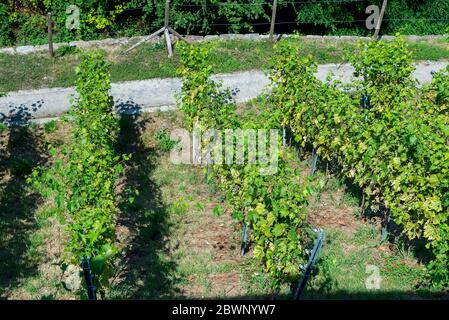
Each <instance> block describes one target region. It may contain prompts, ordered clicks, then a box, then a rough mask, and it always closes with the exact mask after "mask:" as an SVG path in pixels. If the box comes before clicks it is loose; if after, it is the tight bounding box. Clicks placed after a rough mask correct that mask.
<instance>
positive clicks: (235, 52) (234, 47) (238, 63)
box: [0, 40, 449, 92]
mask: <svg viewBox="0 0 449 320" xmlns="http://www.w3.org/2000/svg"><path fill="white" fill-rule="evenodd" d="M214 44H215V50H214V53H213V55H212V56H211V61H210V62H211V64H212V65H213V66H214V70H215V72H217V73H223V72H233V71H239V70H249V69H260V68H264V67H266V66H267V61H268V59H269V57H270V56H271V55H272V52H273V45H272V44H271V43H269V42H265V41H260V42H258V41H240V40H239V41H237V40H233V41H217V42H214ZM353 46H354V44H353V43H351V42H341V41H340V42H336V41H326V42H323V41H316V40H307V41H305V46H304V52H303V54H304V55H308V54H312V55H313V56H314V57H315V59H316V60H317V61H318V62H319V63H331V62H343V61H344V53H345V51H351V48H353ZM410 46H411V48H412V49H413V50H414V58H415V59H416V60H440V59H449V50H448V49H447V43H440V42H418V43H411V45H410ZM122 53H123V49H118V50H116V51H112V52H108V53H107V55H108V59H109V61H111V62H112V63H113V65H112V70H111V73H112V81H114V82H119V81H127V80H144V79H151V78H157V77H175V76H176V69H177V67H178V65H179V59H178V56H177V55H176V53H175V56H174V57H173V58H172V59H168V58H167V53H166V49H165V46H164V44H162V43H160V44H145V45H142V46H141V47H139V48H137V49H136V50H135V51H132V52H130V53H128V54H122ZM78 61H79V54H67V55H64V56H61V55H59V56H58V55H57V57H56V58H55V59H50V58H49V57H48V56H47V55H46V54H43V53H41V54H32V55H23V56H22V55H21V56H19V55H14V56H11V55H5V54H0V92H8V91H16V90H24V89H36V88H44V87H69V86H72V85H73V84H74V81H75V73H74V68H75V66H76V65H77V63H78Z"/></svg>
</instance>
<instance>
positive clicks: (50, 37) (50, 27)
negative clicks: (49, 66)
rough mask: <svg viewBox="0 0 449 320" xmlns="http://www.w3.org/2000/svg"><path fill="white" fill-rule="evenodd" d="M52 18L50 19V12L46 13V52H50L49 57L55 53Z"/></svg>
mask: <svg viewBox="0 0 449 320" xmlns="http://www.w3.org/2000/svg"><path fill="white" fill-rule="evenodd" d="M53 25H54V23H53V19H52V13H51V12H49V13H48V53H49V54H50V57H52V58H53V57H54V55H55V53H54V50H53Z"/></svg>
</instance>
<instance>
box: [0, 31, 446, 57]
mask: <svg viewBox="0 0 449 320" xmlns="http://www.w3.org/2000/svg"><path fill="white" fill-rule="evenodd" d="M144 37H145V36H135V37H129V38H126V37H125V38H116V39H113V38H109V39H104V40H91V41H82V40H81V41H71V42H64V43H55V44H53V47H54V49H55V50H56V49H58V48H60V47H62V46H64V45H68V46H75V47H78V48H81V49H90V48H108V47H116V46H127V45H131V44H133V43H137V42H138V41H140V40H142V39H143V38H144ZM282 37H285V38H295V37H297V38H303V39H306V40H307V39H310V40H323V41H325V40H334V41H335V40H337V41H357V40H369V39H371V38H369V37H358V36H318V35H306V36H298V35H292V34H287V35H282ZM185 38H186V39H188V40H189V41H192V42H201V41H212V40H253V41H262V40H266V39H268V38H269V36H268V35H265V34H258V33H247V34H220V35H208V36H186V37H185ZM394 38H395V36H383V37H382V39H383V40H386V41H390V40H393V39H394ZM405 38H406V39H407V40H409V41H411V42H416V41H422V40H438V39H442V38H444V36H441V35H430V36H405ZM161 40H162V38H161V37H154V38H153V39H151V40H150V41H149V42H150V43H157V42H159V41H161ZM173 41H176V39H174V38H173ZM45 51H48V44H44V45H38V46H18V47H9V48H1V49H0V53H5V54H31V53H37V52H45Z"/></svg>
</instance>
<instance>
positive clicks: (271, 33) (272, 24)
mask: <svg viewBox="0 0 449 320" xmlns="http://www.w3.org/2000/svg"><path fill="white" fill-rule="evenodd" d="M276 11H277V0H273V8H272V12H271V25H270V40H271V41H273V36H274V26H275V24H276Z"/></svg>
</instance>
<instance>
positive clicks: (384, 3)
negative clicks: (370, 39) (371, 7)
mask: <svg viewBox="0 0 449 320" xmlns="http://www.w3.org/2000/svg"><path fill="white" fill-rule="evenodd" d="M387 2H388V0H384V2H383V4H382V9H380V15H379V20H378V21H377V25H376V31H375V32H374V39H376V40H379V31H380V26H381V25H382V19H383V18H384V13H385V9H386V7H387Z"/></svg>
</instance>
